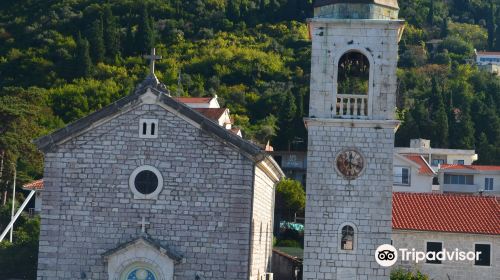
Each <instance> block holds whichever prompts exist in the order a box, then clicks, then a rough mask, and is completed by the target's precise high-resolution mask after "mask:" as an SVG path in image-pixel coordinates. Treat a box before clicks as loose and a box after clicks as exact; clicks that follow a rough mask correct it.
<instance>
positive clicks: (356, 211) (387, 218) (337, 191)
mask: <svg viewBox="0 0 500 280" xmlns="http://www.w3.org/2000/svg"><path fill="white" fill-rule="evenodd" d="M346 122H347V121H346ZM308 132H309V145H308V147H309V148H308V161H307V200H306V225H305V248H304V277H303V279H305V280H306V279H307V280H320V279H328V280H332V279H333V280H341V279H356V280H368V279H369V280H379V279H380V280H381V279H384V280H387V279H389V277H388V275H389V270H388V269H384V268H382V267H380V266H379V265H378V264H377V263H376V261H375V257H374V255H375V249H376V248H377V247H378V246H379V245H381V244H390V239H391V231H392V230H391V204H392V161H393V157H392V154H393V145H394V130H393V129H389V128H374V127H350V126H348V125H346V126H345V127H344V126H343V125H339V123H329V120H320V121H317V122H314V123H311V122H308ZM345 148H355V149H357V150H358V151H360V153H361V154H362V155H363V156H364V159H365V170H364V172H363V173H362V174H361V176H360V177H358V178H357V179H355V180H351V181H348V180H346V179H344V178H343V177H341V176H340V175H339V174H338V173H337V172H336V170H335V167H334V165H335V158H336V156H337V154H338V153H339V152H340V151H341V150H343V149H345ZM345 222H350V223H353V224H354V226H355V228H356V232H355V242H354V250H353V251H341V250H340V228H341V225H342V224H343V223H345Z"/></svg>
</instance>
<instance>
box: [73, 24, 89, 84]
mask: <svg viewBox="0 0 500 280" xmlns="http://www.w3.org/2000/svg"><path fill="white" fill-rule="evenodd" d="M75 70H76V71H75V72H76V73H77V77H85V78H86V77H90V76H91V75H92V70H93V65H92V60H91V59H90V54H89V42H88V41H87V39H85V38H82V36H81V34H80V33H78V36H77V38H76V57H75Z"/></svg>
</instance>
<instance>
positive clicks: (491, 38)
mask: <svg viewBox="0 0 500 280" xmlns="http://www.w3.org/2000/svg"><path fill="white" fill-rule="evenodd" d="M487 28H488V48H489V49H492V48H493V47H494V43H495V29H496V26H495V4H494V3H493V1H492V0H490V9H489V11H488V19H487Z"/></svg>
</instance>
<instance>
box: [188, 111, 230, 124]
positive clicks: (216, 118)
mask: <svg viewBox="0 0 500 280" xmlns="http://www.w3.org/2000/svg"><path fill="white" fill-rule="evenodd" d="M193 110H195V111H197V112H200V113H201V114H203V115H204V116H205V117H207V118H209V119H211V120H214V121H219V118H220V117H221V116H222V115H223V114H224V112H226V110H228V109H227V108H193Z"/></svg>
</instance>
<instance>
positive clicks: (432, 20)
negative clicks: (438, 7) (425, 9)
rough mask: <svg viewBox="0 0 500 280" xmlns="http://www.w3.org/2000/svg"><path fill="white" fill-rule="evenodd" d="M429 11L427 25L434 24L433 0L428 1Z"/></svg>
mask: <svg viewBox="0 0 500 280" xmlns="http://www.w3.org/2000/svg"><path fill="white" fill-rule="evenodd" d="M429 5H430V6H429V13H428V14H427V23H428V24H429V25H434V13H435V8H434V0H431V1H430V3H429Z"/></svg>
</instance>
